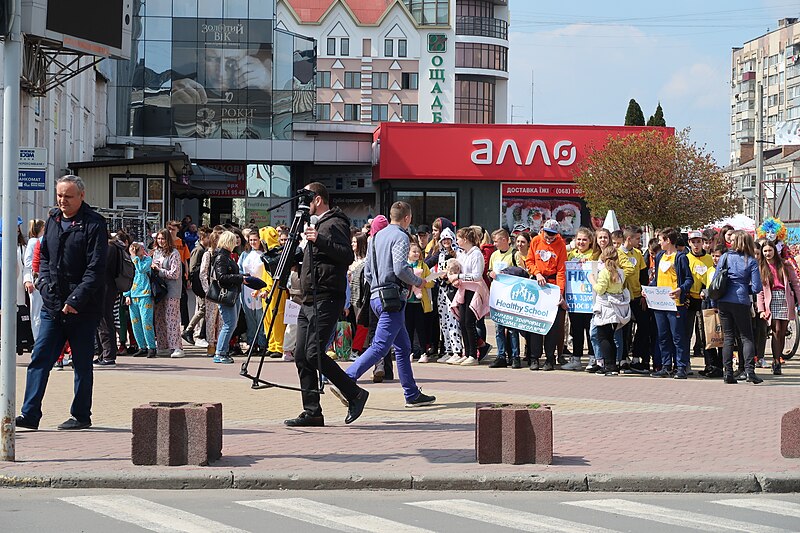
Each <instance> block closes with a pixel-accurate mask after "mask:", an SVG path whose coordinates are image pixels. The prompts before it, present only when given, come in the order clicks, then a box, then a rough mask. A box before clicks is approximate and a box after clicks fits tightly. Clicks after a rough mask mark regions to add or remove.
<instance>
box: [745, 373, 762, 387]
mask: <svg viewBox="0 0 800 533" xmlns="http://www.w3.org/2000/svg"><path fill="white" fill-rule="evenodd" d="M747 382H748V383H753V384H754V385H758V384H759V383H763V382H764V380H763V379H761V378H760V377H758V376H756V373H755V372H752V371H751V372H748V373H747Z"/></svg>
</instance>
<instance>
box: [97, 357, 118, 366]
mask: <svg viewBox="0 0 800 533" xmlns="http://www.w3.org/2000/svg"><path fill="white" fill-rule="evenodd" d="M97 366H117V360H116V359H103V360H101V361H100V362H99V363H97Z"/></svg>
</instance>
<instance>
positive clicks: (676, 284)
mask: <svg viewBox="0 0 800 533" xmlns="http://www.w3.org/2000/svg"><path fill="white" fill-rule="evenodd" d="M658 240H659V244H661V251H660V252H659V253H658V255H657V256H656V260H655V276H654V277H653V281H651V282H650V285H652V286H654V287H669V288H670V289H672V290H671V291H670V293H669V295H670V297H671V298H672V299H673V300H675V305H676V307H677V308H678V309H677V311H658V310H654V311H653V313H654V314H655V317H656V325H657V326H658V343H659V346H660V347H661V357H662V364H663V366H662V367H661V370H659V371H657V372H654V373H653V374H651V375H652V376H653V377H657V378H664V377H669V376H670V375H671V374H672V362H673V359H674V360H675V367H676V372H675V376H674V377H675V379H686V371H687V368H688V366H689V339H687V338H686V333H685V332H686V325H685V323H686V320H687V315H688V311H689V305H688V304H689V290H690V289H691V288H692V284H693V283H694V279H693V278H692V272H691V270H689V259H688V258H687V257H686V253H685V252H679V251H678V249H677V246H676V244H677V242H678V231H677V230H676V229H674V228H665V229H663V230H661V232H660V233H659V234H658Z"/></svg>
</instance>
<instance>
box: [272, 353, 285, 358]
mask: <svg viewBox="0 0 800 533" xmlns="http://www.w3.org/2000/svg"><path fill="white" fill-rule="evenodd" d="M281 357H283V354H282V353H280V352H269V358H270V359H280V358H281Z"/></svg>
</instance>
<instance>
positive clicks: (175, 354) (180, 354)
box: [169, 348, 184, 359]
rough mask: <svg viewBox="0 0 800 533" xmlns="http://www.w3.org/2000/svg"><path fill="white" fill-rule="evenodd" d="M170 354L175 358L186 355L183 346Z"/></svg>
mask: <svg viewBox="0 0 800 533" xmlns="http://www.w3.org/2000/svg"><path fill="white" fill-rule="evenodd" d="M169 356H170V357H172V358H173V359H180V358H181V357H183V356H184V353H183V350H182V349H181V348H178V349H177V350H174V351H173V352H172V353H171V354H169Z"/></svg>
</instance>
